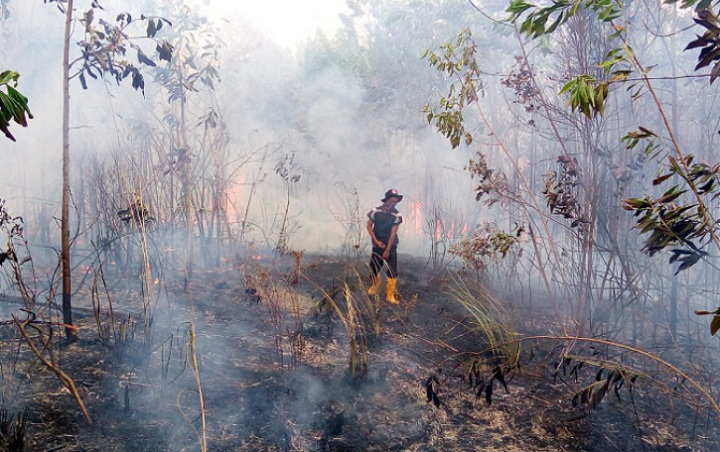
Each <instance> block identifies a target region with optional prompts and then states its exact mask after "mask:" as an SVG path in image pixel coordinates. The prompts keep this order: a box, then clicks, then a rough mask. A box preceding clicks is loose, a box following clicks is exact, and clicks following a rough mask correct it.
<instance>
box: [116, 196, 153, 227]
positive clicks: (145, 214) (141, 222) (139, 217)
mask: <svg viewBox="0 0 720 452" xmlns="http://www.w3.org/2000/svg"><path fill="white" fill-rule="evenodd" d="M117 216H118V218H119V219H120V221H122V222H124V223H126V224H130V225H134V226H144V227H145V228H148V227H150V226H152V225H154V224H155V222H156V220H155V218H154V217H153V216H151V215H150V210H149V209H148V207H147V206H146V205H145V203H144V202H143V201H142V199H140V198H136V199H135V200H134V201H132V202H131V203H128V206H127V207H126V208H125V209H121V210H118V212H117Z"/></svg>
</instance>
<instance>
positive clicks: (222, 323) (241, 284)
mask: <svg viewBox="0 0 720 452" xmlns="http://www.w3.org/2000/svg"><path fill="white" fill-rule="evenodd" d="M294 262H295V261H294V259H293V257H292V256H286V257H284V258H278V259H277V260H276V261H274V262H272V263H270V262H260V261H253V262H249V263H248V262H236V263H234V264H233V265H229V266H228V268H223V269H215V270H206V271H196V272H195V273H194V274H193V275H192V278H191V280H190V283H189V285H188V286H187V287H185V286H184V284H183V282H182V278H181V277H180V276H170V275H165V280H164V281H162V282H160V284H161V285H162V290H161V291H160V292H161V296H160V297H159V301H157V303H156V304H154V305H153V308H154V309H153V312H154V315H153V321H152V325H151V327H150V331H151V332H152V337H151V338H149V339H146V338H144V334H143V331H144V330H145V328H144V324H143V321H142V318H143V317H142V316H141V315H140V313H141V312H142V307H141V303H140V300H139V297H138V296H137V295H136V292H137V291H136V290H133V289H136V288H133V287H124V285H123V284H118V285H116V286H113V288H112V289H110V290H109V291H108V293H107V294H101V301H102V300H107V298H108V297H109V298H110V300H111V301H112V302H113V308H114V315H115V318H114V320H115V335H113V334H110V337H109V338H101V337H99V336H100V335H99V333H98V321H97V319H96V317H95V315H93V311H92V309H90V307H91V303H90V297H91V296H92V294H91V293H90V291H88V292H87V293H84V292H82V291H81V292H79V293H78V294H77V295H76V297H75V303H76V306H78V309H77V310H76V312H75V323H76V324H77V326H78V340H77V341H75V342H72V343H69V342H67V341H66V340H65V339H64V337H63V334H62V329H59V328H57V327H53V328H50V327H48V326H44V325H42V326H38V329H37V330H32V329H29V331H34V335H33V337H34V340H36V341H37V340H39V339H38V338H39V337H41V336H42V337H45V338H47V337H49V333H50V331H51V330H52V333H53V334H52V337H51V338H50V341H49V347H47V349H46V350H45V351H44V355H45V356H48V357H50V356H51V357H52V359H53V360H54V362H55V363H56V364H57V365H58V366H59V367H61V368H62V369H63V370H64V371H65V372H66V373H67V374H68V375H69V376H70V377H71V378H72V379H73V380H74V381H75V383H76V385H77V388H78V393H79V395H80V396H81V398H82V400H83V402H84V404H85V405H86V406H87V409H88V412H89V414H90V417H91V421H92V422H89V421H88V420H87V419H86V418H85V416H84V415H83V413H82V411H81V409H80V408H79V405H78V403H77V402H76V400H75V399H74V397H73V395H72V394H71V393H70V391H69V390H68V389H67V388H65V387H64V386H63V384H62V383H61V382H60V380H59V379H58V378H57V376H56V375H55V374H54V373H52V372H51V371H49V370H48V369H47V368H46V367H45V366H43V365H42V364H41V363H40V362H39V361H38V359H37V358H35V357H34V355H32V354H31V353H30V351H29V349H28V347H27V345H26V343H25V342H24V341H23V340H22V339H21V338H19V336H18V333H17V328H16V327H15V326H14V325H13V324H11V323H10V322H5V323H4V324H2V326H1V327H0V328H1V332H2V362H0V364H2V369H1V370H2V375H1V377H2V402H3V407H4V408H5V409H7V410H8V413H9V415H16V414H17V413H21V412H22V411H23V410H24V409H27V413H28V421H27V424H26V432H25V450H28V451H104V452H107V451H199V450H202V437H203V431H204V432H205V437H206V444H207V450H211V451H469V450H484V451H612V450H618V451H627V450H639V451H642V450H645V451H700V450H708V451H711V450H720V442H719V441H718V439H717V438H718V429H717V419H716V417H715V415H714V414H713V412H711V411H709V410H707V409H706V407H705V405H706V404H705V403H704V402H703V401H702V400H701V399H700V398H699V396H697V394H693V393H691V392H685V393H680V392H678V391H677V388H674V389H675V390H676V393H672V392H671V391H672V389H673V388H670V387H669V386H668V387H666V388H665V389H663V387H662V385H658V384H657V383H658V380H661V378H660V377H659V376H657V375H655V377H654V378H655V380H656V381H655V382H654V384H653V382H652V381H651V378H643V377H642V376H640V377H638V378H637V379H634V385H633V387H632V390H631V391H630V390H628V386H630V384H629V383H630V382H629V375H630V373H627V374H625V377H624V378H628V385H627V386H626V387H622V388H619V390H618V391H617V393H614V392H615V391H612V390H609V391H608V394H607V396H606V397H604V398H603V399H602V400H600V401H599V402H598V403H597V404H596V405H594V406H590V405H591V403H590V401H589V400H583V397H574V396H575V395H577V394H578V393H579V391H580V390H581V389H582V388H583V387H585V386H586V385H588V384H592V383H593V382H597V381H601V380H602V379H603V378H605V376H606V375H608V374H607V371H606V373H604V374H602V373H601V375H600V380H598V379H597V374H598V369H599V367H597V366H596V367H593V366H591V365H590V364H586V365H585V366H584V367H583V368H582V369H578V368H577V366H572V364H573V363H572V362H571V361H568V362H567V363H566V364H568V365H567V366H561V367H562V372H559V369H561V367H559V365H558V361H557V358H556V357H554V356H555V355H554V353H555V352H556V351H557V348H556V344H554V343H552V342H547V343H544V345H538V346H537V347H536V348H535V349H534V351H533V353H532V355H533V356H530V355H528V354H527V353H524V354H523V355H521V359H520V364H521V366H520V367H519V368H517V367H514V368H508V369H505V370H503V371H502V372H501V374H500V376H501V377H502V381H500V379H499V378H495V379H493V376H494V375H495V376H496V377H497V374H496V373H495V372H496V370H497V369H498V367H497V364H498V362H499V361H497V358H496V357H493V356H491V355H489V354H485V355H477V356H474V355H471V354H470V353H472V352H478V351H481V350H483V349H485V347H486V338H485V336H484V335H483V334H482V333H481V332H479V331H477V330H476V329H474V328H473V323H472V319H471V316H470V315H469V314H468V313H467V312H466V310H465V309H464V308H463V307H462V306H460V305H459V304H457V303H456V302H455V301H453V300H452V299H451V297H450V296H449V295H448V290H447V288H448V285H449V284H452V280H451V278H448V277H445V276H443V275H442V274H437V273H435V274H432V273H431V272H430V271H429V270H428V269H427V268H426V265H425V262H424V261H423V260H422V259H421V258H413V257H410V256H401V259H400V266H401V269H402V273H403V275H402V276H401V279H400V280H399V290H400V294H401V299H402V302H403V303H402V304H401V305H399V306H390V305H387V304H383V305H382V310H381V314H380V315H381V316H380V321H379V324H380V331H379V333H377V334H376V332H375V331H374V326H373V325H374V323H373V319H372V316H371V315H370V314H369V311H368V310H363V309H362V306H363V305H362V303H363V302H362V301H361V300H363V299H365V300H367V298H364V296H363V294H364V289H365V287H366V286H367V280H368V278H367V276H368V275H367V271H366V270H365V269H366V267H365V266H364V262H360V261H355V262H354V263H350V262H349V261H348V260H347V259H346V258H340V257H331V256H304V257H303V259H302V261H301V265H300V267H299V268H297V267H296V266H295V263H294ZM297 270H299V272H298V271H297ZM132 284H135V285H139V283H137V282H133V283H131V284H127V285H126V286H131V285H132ZM133 294H135V295H133ZM347 294H350V296H352V297H353V299H354V300H356V305H355V306H356V308H357V309H356V310H355V311H354V312H353V313H352V316H354V318H355V328H356V329H355V330H354V334H353V336H354V337H355V339H356V341H355V346H356V349H357V350H358V353H359V361H358V363H359V364H358V366H357V369H356V372H351V371H350V369H349V362H350V355H351V354H350V350H351V341H350V335H349V330H348V328H347V327H346V323H344V322H343V318H345V319H346V320H347V319H348V318H350V317H351V313H350V312H349V310H348V309H349V308H348V303H347V299H346V295H347ZM330 300H332V302H331V301H330ZM333 303H334V306H335V307H336V308H337V309H336V308H335V307H333ZM507 304H508V308H512V307H513V306H515V307H517V306H518V301H517V300H515V301H512V302H507ZM536 308H537V310H536V311H535V312H530V311H529V310H528V309H527V308H523V309H515V310H513V311H512V314H511V318H513V321H517V325H516V328H518V332H519V334H522V335H530V334H543V333H544V331H542V319H543V312H544V311H547V309H542V307H537V306H536ZM54 315H55V320H58V319H57V314H54ZM522 316H527V318H530V317H532V318H533V319H534V321H533V325H534V326H533V328H534V329H535V330H534V331H530V330H529V329H528V327H527V322H525V320H527V318H521V317H522ZM111 323H112V322H111V321H110V320H109V317H108V306H107V303H106V302H103V303H102V313H101V316H100V324H101V325H102V326H105V327H110V326H111ZM551 324H552V320H551V319H549V318H548V319H547V326H548V327H549V328H550V327H551V326H552V325H551ZM122 325H125V326H128V328H127V330H125V331H122V330H121V326H122ZM191 325H192V331H191ZM522 325H526V326H525V327H522ZM193 338H194V349H192V348H190V346H189V344H190V343H191V341H193ZM193 350H194V353H193ZM363 353H365V356H366V367H365V366H363V359H362V356H363ZM469 356H473V359H472V360H468V359H466V358H467V357H469ZM193 358H195V359H196V362H197V370H198V372H197V373H196V372H194V364H193V363H194V361H193ZM471 362H475V373H474V378H475V380H474V381H473V376H472V375H471V374H473V370H472V368H471ZM631 364H632V363H628V365H629V366H630V367H632V366H631ZM638 365H639V364H638ZM553 369H554V371H553ZM648 373H651V370H650V369H648ZM196 377H198V378H199V383H200V384H199V385H198V378H196ZM608 378H609V377H608ZM671 380H672V379H671V378H670V379H669V380H667V381H671ZM490 383H492V385H493V388H494V390H493V391H492V392H491V393H490V394H488V392H489V391H488V389H487V388H488V386H489V384H490ZM503 383H504V384H503ZM681 383H682V382H681ZM681 383H680V384H681ZM199 388H200V390H201V391H202V399H203V401H204V417H203V416H202V415H201V409H200V397H199ZM585 399H587V398H585ZM203 423H204V427H203ZM0 450H2V449H1V448H0Z"/></svg>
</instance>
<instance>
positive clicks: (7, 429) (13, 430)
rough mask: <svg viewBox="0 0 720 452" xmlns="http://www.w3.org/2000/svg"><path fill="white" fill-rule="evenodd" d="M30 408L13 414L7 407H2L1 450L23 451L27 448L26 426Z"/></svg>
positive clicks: (0, 418) (0, 420)
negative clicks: (15, 414)
mask: <svg viewBox="0 0 720 452" xmlns="http://www.w3.org/2000/svg"><path fill="white" fill-rule="evenodd" d="M27 420H28V410H27V409H25V411H23V412H21V413H18V414H17V416H12V415H11V414H9V413H8V410H6V409H4V408H3V409H0V450H2V451H5V452H22V451H23V450H25V426H26V425H27Z"/></svg>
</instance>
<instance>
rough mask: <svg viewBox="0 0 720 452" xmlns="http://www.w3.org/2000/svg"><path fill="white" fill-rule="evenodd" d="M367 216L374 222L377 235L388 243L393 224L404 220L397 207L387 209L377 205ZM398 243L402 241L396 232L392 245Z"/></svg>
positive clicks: (374, 230)
mask: <svg viewBox="0 0 720 452" xmlns="http://www.w3.org/2000/svg"><path fill="white" fill-rule="evenodd" d="M367 216H368V218H370V220H372V222H373V232H374V233H375V237H377V239H378V240H380V241H381V242H383V243H385V244H386V245H387V242H388V240H390V232H391V231H392V228H393V226H395V225H399V224H400V223H402V221H403V220H402V215H400V212H398V211H397V209H395V208H391V209H386V208H385V207H383V206H378V207H375V208H374V209H373V210H371V211H370V212H368V214H367ZM398 243H400V237H399V236H398V235H397V234H396V235H395V241H394V242H393V244H392V247H393V248H394V247H396V246H397V244H398Z"/></svg>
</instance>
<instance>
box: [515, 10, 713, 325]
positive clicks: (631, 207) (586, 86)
mask: <svg viewBox="0 0 720 452" xmlns="http://www.w3.org/2000/svg"><path fill="white" fill-rule="evenodd" d="M663 3H664V4H670V5H674V4H676V3H678V2H676V1H675V0H665V1H664V2H663ZM717 5H718V2H716V1H715V2H713V1H709V0H703V1H696V0H688V1H684V2H682V3H680V4H679V7H680V8H681V9H688V8H694V16H695V17H694V19H693V20H694V22H695V23H696V24H697V25H699V26H700V27H702V28H704V29H706V31H705V32H704V33H703V34H702V36H696V39H694V40H692V41H691V42H689V43H688V45H687V46H686V48H685V50H690V49H697V48H700V49H701V50H700V53H699V55H698V57H697V64H696V66H695V68H694V69H695V70H700V69H702V68H704V67H708V66H710V65H711V64H713V67H712V69H711V71H710V74H709V79H710V83H711V84H712V83H713V82H714V81H715V79H716V78H717V77H718V76H720V56H719V55H720V20H718V16H717V14H716V13H715V7H717ZM623 8H624V7H623V6H622V5H621V4H619V3H615V2H612V1H610V2H608V1H602V0H600V1H596V0H586V1H581V2H575V3H572V4H569V3H554V4H552V5H551V6H548V7H536V6H534V5H531V4H528V3H525V2H524V1H522V0H516V1H513V2H512V3H511V5H510V6H509V7H508V12H509V13H510V21H511V22H514V23H518V22H519V23H520V31H521V32H522V33H524V34H525V35H527V36H528V37H532V38H536V37H539V36H542V35H545V34H549V33H554V32H555V31H556V30H557V28H558V27H559V26H560V25H562V24H564V23H566V22H567V20H568V19H569V18H571V17H573V16H575V15H576V14H577V13H578V11H580V10H588V11H592V12H594V13H595V14H596V17H597V20H598V21H599V22H602V23H606V24H607V25H608V26H609V27H611V28H612V29H613V31H614V34H613V38H614V39H615V42H617V43H618V44H619V45H618V46H617V47H616V48H614V49H612V50H611V51H610V52H609V53H608V54H607V56H606V58H605V60H604V61H602V62H601V63H600V66H601V67H602V68H603V69H604V70H605V74H606V75H607V77H606V78H605V79H603V80H600V79H597V78H595V77H593V76H591V75H588V74H580V75H578V76H577V77H575V78H573V79H572V80H570V81H569V82H568V83H567V84H566V85H565V86H564V87H563V89H562V90H561V93H567V94H568V95H569V100H568V105H569V106H570V107H571V108H572V110H573V111H575V110H577V111H579V112H581V113H582V114H584V115H585V116H587V117H592V116H594V115H602V114H603V112H604V104H605V99H606V98H607V96H608V94H609V92H610V91H611V88H612V87H614V86H616V85H628V84H629V85H630V88H631V89H630V90H629V91H630V93H631V97H632V98H633V99H636V98H638V97H639V96H640V95H642V94H648V95H649V96H650V98H651V99H652V101H653V104H654V106H655V107H656V109H657V112H658V113H659V115H660V119H661V123H662V127H663V131H662V132H655V131H654V130H651V129H650V128H646V127H642V126H641V127H638V129H637V130H633V131H630V132H628V133H627V134H626V135H625V136H623V137H622V139H621V141H622V143H623V145H624V147H625V149H628V150H632V149H635V148H637V147H643V148H644V150H645V153H646V155H647V156H648V157H650V158H658V159H659V162H663V163H660V168H659V175H658V176H657V177H656V178H654V179H653V180H652V185H653V186H655V187H663V186H665V187H666V190H665V191H664V192H663V193H662V194H661V195H659V196H647V195H646V196H644V197H642V198H640V197H634V198H627V199H625V200H624V201H623V207H624V208H625V209H626V210H628V211H630V212H632V213H633V215H634V216H635V217H636V224H635V227H636V228H637V229H638V230H639V231H640V233H641V234H643V235H646V238H645V242H644V247H643V251H644V252H645V253H647V254H648V255H650V256H652V255H654V254H655V253H658V252H661V251H664V250H669V251H670V257H669V258H668V262H669V263H670V264H674V263H678V267H677V270H676V272H675V274H676V275H677V273H679V272H681V271H683V270H687V269H689V268H691V267H692V266H694V265H695V264H697V263H698V262H700V261H701V260H705V259H706V258H707V257H708V256H710V253H711V251H710V249H711V248H712V249H714V250H715V251H720V225H718V222H717V220H716V219H715V217H714V215H713V212H712V210H711V208H710V206H711V205H712V204H713V203H714V201H715V200H716V199H717V198H718V197H720V163H718V162H715V163H712V162H710V163H708V162H703V161H699V159H696V156H695V154H693V153H691V152H688V151H687V149H686V148H685V147H684V146H683V145H681V143H680V141H679V140H678V138H677V133H678V131H677V129H676V127H674V124H673V123H672V121H671V120H670V118H669V115H668V114H666V112H665V108H664V106H663V104H662V102H661V101H660V98H659V96H658V94H657V90H656V89H655V86H654V82H653V80H652V79H651V77H650V76H649V73H650V70H651V69H652V68H651V67H648V66H646V65H644V64H643V62H641V60H640V58H639V57H638V55H637V54H636V53H635V52H634V50H633V48H632V46H631V45H630V41H629V39H628V30H627V29H626V28H625V27H624V26H622V25H620V24H619V23H617V19H618V18H619V17H620V16H621V14H622V12H623ZM664 143H668V144H667V145H666V144H664ZM668 185H669V187H668ZM646 189H647V190H650V187H648V188H646ZM696 313H698V314H712V315H714V319H713V321H712V323H711V326H710V332H711V334H713V335H714V334H715V333H716V332H717V331H718V330H720V308H718V309H716V310H715V311H712V312H710V311H696Z"/></svg>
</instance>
